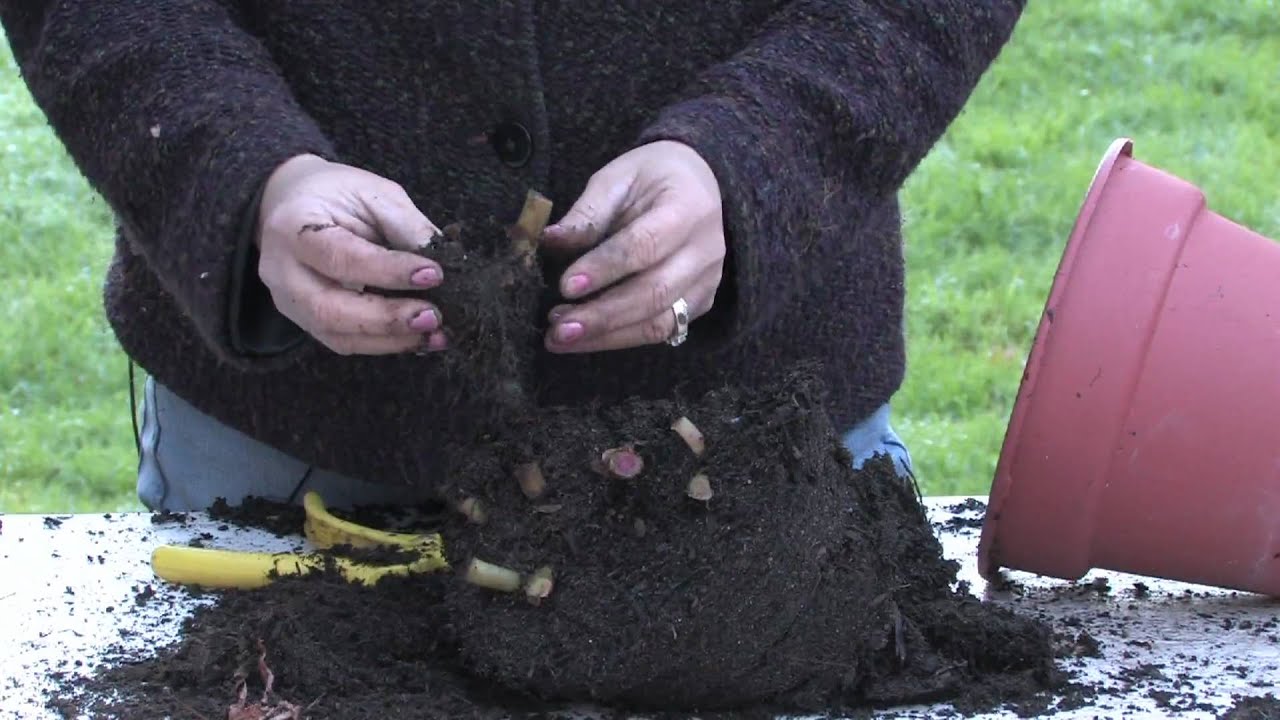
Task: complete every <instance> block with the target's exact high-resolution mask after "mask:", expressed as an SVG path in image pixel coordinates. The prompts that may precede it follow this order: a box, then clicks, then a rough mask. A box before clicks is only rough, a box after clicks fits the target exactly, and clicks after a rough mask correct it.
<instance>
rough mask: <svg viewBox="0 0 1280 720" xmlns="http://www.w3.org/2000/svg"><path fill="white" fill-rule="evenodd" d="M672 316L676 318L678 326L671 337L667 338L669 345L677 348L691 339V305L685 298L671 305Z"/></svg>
mask: <svg viewBox="0 0 1280 720" xmlns="http://www.w3.org/2000/svg"><path fill="white" fill-rule="evenodd" d="M671 314H672V315H675V316H676V326H675V329H674V330H672V332H671V337H669V338H667V344H668V345H670V346H671V347H676V346H677V345H679V344H680V343H683V342H684V341H685V340H688V339H689V303H687V302H685V300H684V298H678V299H677V300H676V301H675V302H674V303H672V304H671Z"/></svg>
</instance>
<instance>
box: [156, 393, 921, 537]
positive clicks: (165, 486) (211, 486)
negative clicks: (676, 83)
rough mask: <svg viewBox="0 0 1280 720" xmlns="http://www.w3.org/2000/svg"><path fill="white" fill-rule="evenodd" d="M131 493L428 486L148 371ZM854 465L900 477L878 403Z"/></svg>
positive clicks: (176, 496) (392, 498) (861, 433)
mask: <svg viewBox="0 0 1280 720" xmlns="http://www.w3.org/2000/svg"><path fill="white" fill-rule="evenodd" d="M140 434H141V441H142V456H141V458H140V462H139V465H138V498H139V499H140V500H141V501H142V504H143V505H145V506H146V507H147V508H149V509H151V510H171V511H175V512H176V511H187V510H204V509H205V508H208V507H209V506H210V505H212V504H213V502H214V501H215V500H216V499H217V498H225V499H226V501H227V502H228V503H230V504H231V505H238V504H240V503H241V502H242V501H243V500H244V499H245V498H246V497H249V496H256V497H260V498H264V499H267V500H274V501H276V502H294V503H296V502H301V500H302V496H303V494H305V493H306V491H308V490H315V491H317V492H319V493H320V494H321V495H322V496H323V497H324V499H325V504H327V505H331V506H333V507H351V506H354V505H403V504H416V503H419V502H424V501H427V500H429V499H430V498H431V495H430V493H431V491H430V489H423V488H410V487H402V486H392V485H382V484H377V483H370V482H364V481H361V480H355V479H353V478H349V477H346V476H344V475H340V474H338V473H334V472H329V471H327V470H322V469H320V468H317V467H313V466H311V465H308V464H307V463H305V462H303V461H301V460H298V459H297V458H294V457H292V456H290V455H288V454H286V453H283V452H281V451H279V450H276V449H275V448H273V447H270V446H268V445H265V444H263V443H261V442H258V441H257V440H254V439H253V438H251V437H249V436H247V435H244V434H243V433H241V432H239V431H237V430H234V429H232V428H230V427H227V426H226V425H223V424H222V423H220V422H218V421H217V420H215V419H213V418H211V417H209V416H208V415H205V414H204V413H203V412H201V411H199V410H197V409H196V408H194V407H192V406H191V405H190V404H189V403H187V402H186V401H185V400H183V399H182V398H180V397H178V396H177V395H174V394H173V393H172V392H170V391H169V390H168V389H167V388H165V387H164V386H162V385H160V384H158V383H156V382H155V381H153V380H152V379H151V378H147V381H146V385H145V386H144V389H143V402H142V428H141V432H140ZM844 442H845V445H846V446H848V448H849V452H850V453H852V455H853V463H854V467H862V465H863V463H865V462H866V461H867V460H869V459H870V458H872V457H873V456H875V455H876V454H878V453H887V454H888V455H889V456H891V457H892V458H893V460H894V463H895V465H896V466H897V468H898V473H899V474H900V475H901V476H902V477H903V478H904V480H905V479H908V478H913V476H912V474H911V456H910V455H909V454H908V453H907V448H906V446H905V445H903V444H902V440H900V439H899V438H898V436H897V434H896V433H894V431H893V429H892V428H891V427H890V426H889V406H888V405H885V406H884V407H882V408H880V409H879V410H878V411H876V412H875V413H873V414H872V415H871V417H869V418H867V419H866V420H864V421H863V422H862V423H861V424H860V425H858V427H856V428H854V429H853V430H852V431H850V432H849V433H847V434H846V435H845V436H844Z"/></svg>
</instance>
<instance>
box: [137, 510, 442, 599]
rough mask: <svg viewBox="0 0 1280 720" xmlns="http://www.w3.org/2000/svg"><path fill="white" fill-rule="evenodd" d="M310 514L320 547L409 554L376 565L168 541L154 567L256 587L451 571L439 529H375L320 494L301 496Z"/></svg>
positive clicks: (162, 573) (188, 580) (216, 583)
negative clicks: (319, 576) (281, 581)
mask: <svg viewBox="0 0 1280 720" xmlns="http://www.w3.org/2000/svg"><path fill="white" fill-rule="evenodd" d="M302 507H303V510H304V511H305V513H306V521H305V522H304V523H303V533H304V534H305V535H306V538H307V540H308V541H310V543H311V545H312V546H314V547H315V548H316V550H317V551H320V550H328V549H331V548H334V547H339V546H349V547H351V548H359V549H375V548H386V549H391V550H396V551H399V553H403V554H404V556H405V557H406V558H407V560H406V561H404V562H400V563H396V564H389V565H383V564H372V563H368V562H361V561H359V560H353V559H351V558H347V557H342V556H341V555H337V554H330V553H322V552H309V553H296V552H280V553H268V552H246V551H239V550H216V549H212V548H196V547H186V546H177V545H164V546H161V547H158V548H156V549H155V550H154V551H152V553H151V569H152V571H153V572H154V573H155V574H156V576H157V577H160V578H162V579H164V580H167V581H169V582H173V583H178V584H181V585H198V586H200V587H207V588H236V589H244V590H247V589H253V588H260V587H263V586H265V585H269V584H270V583H271V582H272V581H273V580H274V579H275V578H276V577H280V576H290V575H306V574H309V573H312V572H316V571H319V570H324V569H326V568H332V569H333V570H336V571H337V572H338V573H339V574H340V575H341V576H342V577H343V578H344V579H346V580H347V581H348V582H356V583H363V584H369V585H371V584H373V583H376V582H377V581H378V580H380V579H381V578H383V577H386V576H388V575H411V574H417V573H429V572H436V571H440V570H447V569H448V568H449V562H448V560H447V559H445V556H444V542H443V540H442V539H441V537H440V535H439V534H438V533H396V532H385V531H382V530H375V529H373V528H368V527H364V526H362V525H357V524H356V523H353V522H350V521H347V520H343V519H341V518H338V517H335V516H333V515H332V514H330V513H329V511H328V510H327V509H326V508H325V505H324V501H323V500H322V499H321V498H320V496H319V495H318V494H316V493H315V492H308V493H307V494H306V495H305V496H304V497H303V499H302Z"/></svg>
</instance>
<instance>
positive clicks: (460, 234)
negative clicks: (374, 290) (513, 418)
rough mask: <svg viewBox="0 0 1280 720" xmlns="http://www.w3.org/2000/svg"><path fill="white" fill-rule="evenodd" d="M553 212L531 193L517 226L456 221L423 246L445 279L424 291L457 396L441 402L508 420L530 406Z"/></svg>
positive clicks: (422, 250)
mask: <svg viewBox="0 0 1280 720" xmlns="http://www.w3.org/2000/svg"><path fill="white" fill-rule="evenodd" d="M550 212H551V203H550V201H549V200H547V199H546V198H544V197H543V196H541V195H539V194H538V193H536V192H530V193H529V196H528V198H527V200H526V203H525V209H524V211H523V212H522V213H521V215H520V217H519V219H518V220H517V222H516V223H515V224H512V225H505V224H502V223H500V222H498V221H497V220H494V219H492V218H490V219H486V220H480V221H473V222H459V223H454V224H451V225H448V226H446V227H445V228H444V230H443V231H442V232H441V234H439V235H437V236H436V237H434V238H432V240H431V242H430V243H428V244H427V245H425V246H424V247H422V248H420V249H419V254H421V255H423V256H425V257H429V258H431V259H433V260H435V261H436V262H438V263H439V264H440V266H441V268H442V269H443V270H444V282H443V283H442V284H441V285H440V286H439V287H437V288H434V289H432V290H430V291H428V292H426V293H425V294H424V296H425V297H427V298H428V299H429V300H431V301H432V302H433V303H435V305H436V306H437V307H438V308H439V309H440V313H441V315H442V316H443V321H444V330H445V335H446V337H447V338H448V341H449V346H448V349H446V350H445V351H444V352H443V353H442V361H443V362H444V363H446V364H447V366H448V368H449V374H450V376H451V381H450V382H449V384H448V386H449V387H450V388H453V391H452V392H453V393H455V395H456V397H453V398H447V397H446V398H441V399H440V400H441V403H442V405H443V406H445V407H452V406H454V405H456V404H458V403H459V402H462V401H464V400H465V402H466V403H467V405H468V406H470V407H473V408H480V409H481V412H482V413H485V414H488V415H490V416H491V417H494V418H501V417H504V416H505V415H506V414H507V413H509V412H511V411H513V410H516V409H518V408H522V407H524V406H525V405H526V404H527V403H528V402H529V397H530V396H531V395H532V391H531V385H532V380H533V372H534V363H535V360H536V357H537V353H538V352H539V351H540V350H541V348H542V332H541V330H540V327H539V315H540V307H541V302H542V295H543V292H544V290H545V287H546V284H545V282H544V279H543V276H542V268H541V264H540V262H539V260H538V256H537V254H536V245H537V239H538V237H539V236H540V235H541V234H542V229H543V226H544V225H545V224H546V221H547V217H548V216H549V213H550Z"/></svg>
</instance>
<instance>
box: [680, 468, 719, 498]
mask: <svg viewBox="0 0 1280 720" xmlns="http://www.w3.org/2000/svg"><path fill="white" fill-rule="evenodd" d="M685 494H686V495H688V496H689V497H691V498H693V499H694V500H699V501H701V502H707V501H708V500H710V499H711V496H712V495H714V493H712V492H711V479H710V478H708V477H707V476H706V474H705V473H698V474H697V475H694V476H693V477H692V478H690V479H689V487H687V488H686V489H685Z"/></svg>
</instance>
